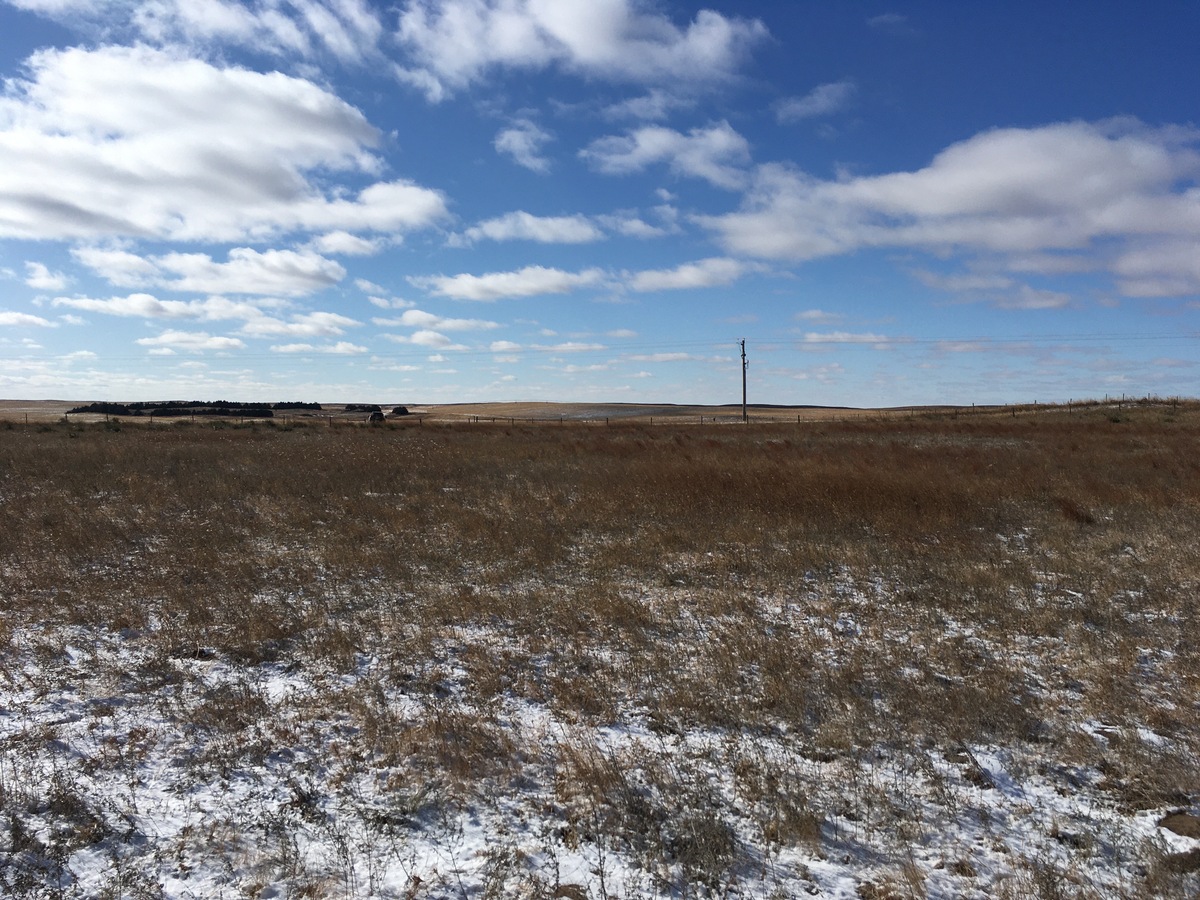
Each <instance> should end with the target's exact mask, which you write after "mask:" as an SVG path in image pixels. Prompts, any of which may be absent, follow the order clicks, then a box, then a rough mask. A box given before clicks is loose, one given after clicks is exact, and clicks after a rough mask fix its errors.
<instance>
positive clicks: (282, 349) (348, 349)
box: [271, 341, 369, 356]
mask: <svg viewBox="0 0 1200 900" xmlns="http://www.w3.org/2000/svg"><path fill="white" fill-rule="evenodd" d="M271 351H272V352H273V353H328V354H331V355H335V356H356V355H358V354H360V353H367V352H369V351H368V349H367V348H366V347H360V346H359V345H357V344H351V343H350V342H349V341H338V342H337V343H336V344H325V345H324V346H320V347H317V346H314V345H312V344H276V345H274V346H272V347H271Z"/></svg>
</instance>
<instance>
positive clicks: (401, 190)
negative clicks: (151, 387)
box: [0, 46, 447, 242]
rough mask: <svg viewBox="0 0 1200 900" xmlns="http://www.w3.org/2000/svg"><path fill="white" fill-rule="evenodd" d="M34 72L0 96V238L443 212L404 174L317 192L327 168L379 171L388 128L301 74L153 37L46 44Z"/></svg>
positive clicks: (410, 218) (393, 227)
mask: <svg viewBox="0 0 1200 900" xmlns="http://www.w3.org/2000/svg"><path fill="white" fill-rule="evenodd" d="M27 68H28V72H29V77H28V79H26V80H17V79H14V80H11V81H9V82H7V83H6V84H5V88H4V91H3V94H2V95H0V237H17V238H28V239H80V240H85V241H87V240H97V239H105V238H112V237H132V238H155V239H172V240H192V241H203V240H207V241H223V242H235V241H239V240H263V239H266V238H269V237H271V236H274V235H279V234H284V233H291V232H296V231H310V232H329V231H336V230H339V229H343V230H347V231H351V232H353V231H360V232H361V231H373V232H386V233H393V232H402V231H405V230H410V229H414V228H421V227H425V226H428V225H430V224H432V223H434V222H437V221H438V220H440V219H442V218H444V217H445V216H446V215H447V211H446V206H445V200H444V198H443V197H442V195H441V194H440V193H438V192H436V191H432V190H429V189H427V188H423V187H420V186H418V185H416V184H413V183H411V182H408V181H403V180H395V181H386V182H376V183H374V184H369V185H368V186H367V187H365V188H363V189H362V190H360V191H359V192H358V193H357V195H355V196H350V195H348V194H347V192H345V191H344V190H336V189H335V190H334V191H329V190H328V189H325V188H322V187H320V186H318V184H317V182H316V181H315V180H313V179H311V178H310V176H309V173H311V172H315V171H317V170H320V171H321V173H322V176H323V182H324V181H326V180H328V178H329V176H330V175H335V174H337V173H346V174H356V175H361V174H364V173H365V174H367V175H371V174H373V173H375V172H376V171H377V170H378V169H379V167H380V162H379V160H378V159H377V158H376V157H375V156H374V154H373V153H372V148H373V147H374V146H375V144H376V143H377V141H378V134H377V132H376V130H375V129H374V128H373V127H372V126H371V125H370V123H368V122H367V120H366V119H365V117H364V116H363V115H362V113H361V112H359V111H358V110H357V109H355V108H354V107H352V106H350V105H349V104H347V103H345V102H344V101H342V100H341V99H339V98H338V97H336V96H335V95H334V94H332V93H330V92H329V91H327V90H325V89H324V88H321V87H319V86H318V85H316V84H313V83H312V82H309V81H306V80H304V79H300V78H294V77H290V76H287V75H283V74H281V73H278V72H274V73H266V74H264V73H259V72H252V71H248V70H246V69H240V68H234V67H218V66H214V65H211V64H209V63H207V62H203V61H200V60H197V59H189V58H186V57H184V56H181V55H179V53H178V52H176V51H171V52H168V51H163V50H155V49H152V48H149V47H145V46H137V47H101V48H98V49H94V50H89V49H84V48H71V49H66V50H44V51H41V52H39V53H37V54H35V55H34V56H33V57H31V59H30V60H29V63H28V66H27ZM167 85H169V86H170V89H169V90H167V89H165V86H167Z"/></svg>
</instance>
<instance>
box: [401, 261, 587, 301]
mask: <svg viewBox="0 0 1200 900" xmlns="http://www.w3.org/2000/svg"><path fill="white" fill-rule="evenodd" d="M604 277H605V276H604V272H603V271H601V270H600V269H585V270H584V271H582V272H564V271H563V270H562V269H551V268H546V267H543V266H526V267H525V268H523V269H518V270H516V271H514V272H489V273H487V274H485V275H469V274H463V275H436V276H429V277H422V278H411V279H409V280H410V281H411V282H412V283H413V284H414V285H416V286H417V287H419V288H422V289H423V290H427V291H429V292H430V293H432V294H436V295H438V296H441V297H452V298H454V299H455V300H481V301H490V300H502V299H508V298H512V297H535V296H539V295H542V294H566V293H569V292H571V291H574V290H577V289H579V288H583V287H592V286H594V285H597V284H600V283H601V282H602V281H603V280H604Z"/></svg>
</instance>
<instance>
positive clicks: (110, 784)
mask: <svg viewBox="0 0 1200 900" xmlns="http://www.w3.org/2000/svg"><path fill="white" fill-rule="evenodd" d="M652 596H653V595H652V593H648V594H647V595H646V602H647V603H649V602H651V599H652ZM825 596H826V599H827V602H828V603H831V604H833V605H832V606H830V605H826V606H825V607H821V605H820V604H819V603H818V604H815V605H813V606H806V605H805V603H803V602H801V600H802V599H803V598H801V600H798V601H796V602H792V603H786V602H785V603H777V602H774V601H769V602H768V601H764V604H763V608H764V609H769V610H771V612H770V614H769V616H768V618H773V620H774V621H773V625H775V626H778V625H780V624H781V621H782V620H783V619H784V618H791V619H792V620H793V624H795V625H797V626H798V625H799V624H800V623H801V622H803V623H804V624H805V626H806V629H807V631H806V634H807V638H806V639H808V640H811V641H814V642H816V641H818V640H819V637H818V636H819V635H820V634H824V635H825V636H826V640H825V644H824V646H817V647H816V648H815V649H817V651H818V653H817V659H818V661H821V660H822V658H823V657H824V656H825V655H826V654H827V653H833V650H834V649H835V648H838V647H842V648H845V647H847V646H851V645H854V644H855V643H856V642H860V641H868V640H870V641H875V640H878V639H879V634H878V631H877V630H876V631H875V633H874V634H864V632H867V631H870V630H871V628H870V627H868V626H867V625H866V624H864V622H863V621H861V620H862V618H863V617H864V615H867V614H868V611H870V610H877V609H878V607H879V600H878V597H875V596H869V595H866V594H863V593H854V592H853V591H850V590H849V589H847V588H845V587H844V586H842V587H838V588H837V589H835V590H830V591H828V592H826V594H825ZM709 627H711V623H709ZM957 629H958V626H957V625H956V624H955V623H952V622H950V623H947V632H946V633H947V639H948V640H949V639H952V638H954V637H955V634H954V633H955V631H956V630H957ZM885 637H886V636H885ZM959 637H961V635H959ZM714 639H719V638H718V637H716V636H714ZM508 640H510V638H508V637H506V634H505V630H504V628H503V627H499V626H498V627H494V628H489V627H486V626H485V627H478V626H477V627H470V628H465V627H456V626H453V625H446V626H442V627H440V628H439V630H438V633H437V634H436V635H435V636H430V640H429V641H428V644H427V647H428V650H429V653H430V658H428V659H414V658H412V656H411V655H406V654H405V653H401V652H398V651H396V652H393V651H394V650H395V648H394V646H393V647H391V648H390V649H389V646H388V645H387V643H386V642H381V643H380V644H379V645H378V646H374V647H367V648H355V649H354V650H353V651H350V652H349V656H348V657H347V659H346V661H345V665H342V666H338V667H335V666H330V665H328V663H327V662H322V658H321V657H311V658H307V657H306V656H305V654H304V652H303V651H302V649H297V650H296V651H295V652H293V653H289V654H285V655H283V656H281V657H279V658H277V659H273V660H270V661H241V662H239V661H237V660H235V659H231V658H228V657H226V656H225V655H223V654H220V653H216V652H212V651H210V650H208V649H207V648H203V647H200V648H196V647H188V648H176V649H175V650H173V651H171V652H164V649H163V648H164V647H167V646H169V641H167V640H164V636H163V634H162V633H161V632H160V631H159V629H158V627H151V628H150V629H148V630H146V631H140V632H139V631H131V630H126V631H124V632H112V631H108V630H105V629H102V628H88V627H83V626H79V625H72V626H56V627H51V626H28V625H27V626H22V627H21V628H19V629H18V630H16V631H15V632H13V633H12V635H11V638H10V641H9V649H8V650H7V651H6V653H5V655H4V657H3V663H2V665H0V686H2V692H0V806H2V808H3V811H4V815H5V817H6V820H7V821H6V822H5V825H4V829H3V834H2V836H0V860H2V868H0V884H2V885H3V890H4V893H5V895H6V896H13V897H26V896H29V897H160V896H161V897H172V898H214V897H264V898H267V897H326V896H328V897H381V898H382V897H397V898H400V897H406V898H407V897H413V898H415V897H429V898H439V897H476V896H479V897H507V896H529V897H566V898H583V897H595V898H599V897H660V896H706V895H711V896H726V897H755V898H758V897H761V898H770V897H803V896H810V895H811V896H817V897H830V898H864V897H865V898H884V897H935V898H954V897H968V898H969V897H978V898H984V897H993V896H1007V897H1026V896H1028V897H1068V896H1094V897H1118V896H1153V895H1155V894H1156V892H1158V891H1160V890H1161V891H1164V892H1170V891H1175V892H1177V895H1178V896H1187V895H1188V894H1187V891H1189V890H1194V889H1195V888H1196V887H1197V880H1196V876H1195V875H1186V874H1183V875H1180V874H1178V873H1179V872H1187V871H1189V870H1194V869H1195V868H1196V858H1195V857H1196V856H1197V855H1198V854H1200V840H1197V837H1198V836H1200V832H1197V830H1196V826H1197V825H1200V822H1197V820H1195V819H1193V818H1191V817H1190V813H1192V812H1195V810H1194V809H1192V810H1187V809H1184V810H1179V809H1176V808H1174V807H1172V806H1171V805H1170V804H1162V803H1159V804H1157V805H1154V806H1152V807H1150V808H1138V805H1137V804H1136V803H1131V802H1130V793H1129V791H1122V790H1118V789H1115V788H1114V783H1115V776H1114V773H1113V771H1111V769H1110V770H1108V771H1106V770H1105V767H1104V766H1105V764H1104V763H1103V760H1105V759H1106V758H1107V757H1106V751H1107V750H1108V749H1109V748H1110V747H1116V746H1120V747H1121V752H1122V754H1123V755H1124V756H1126V757H1127V756H1128V755H1129V754H1131V753H1132V754H1135V755H1136V754H1141V755H1143V756H1146V757H1147V758H1154V756H1155V754H1159V753H1163V752H1165V751H1166V750H1169V749H1170V746H1171V744H1172V743H1173V740H1172V738H1170V737H1168V736H1164V735H1162V734H1159V733H1157V732H1156V731H1155V730H1153V729H1152V728H1150V727H1148V726H1141V727H1129V726H1128V725H1127V724H1122V725H1117V724H1113V723H1106V722H1103V721H1099V720H1096V719H1094V718H1091V717H1089V716H1088V715H1086V714H1085V712H1084V711H1082V710H1073V709H1070V708H1069V707H1068V706H1064V707H1063V708H1062V709H1060V710H1059V715H1058V716H1057V719H1056V721H1055V723H1054V726H1053V727H1054V729H1055V730H1056V731H1057V734H1056V736H1055V738H1054V740H1053V741H1052V742H1041V743H1040V742H1038V741H1036V740H1024V741H1013V742H1007V743H968V744H963V745H959V746H948V745H946V744H945V743H944V742H938V741H933V740H929V741H927V742H924V743H922V742H919V741H916V742H904V741H898V740H896V739H895V737H894V736H893V735H890V734H880V735H879V739H878V740H877V741H875V742H873V743H865V744H864V743H852V744H849V745H847V746H844V747H842V748H841V749H831V747H830V746H829V745H828V744H827V745H826V746H824V747H821V748H816V747H814V745H813V743H812V742H811V741H810V740H808V739H806V738H805V737H804V736H803V735H801V734H794V733H792V732H791V731H790V730H789V729H787V728H786V727H784V726H779V727H774V728H759V727H753V728H752V727H743V728H738V727H728V726H727V727H716V726H713V725H711V724H709V725H705V726H703V727H692V728H679V727H672V726H670V725H664V723H663V722H662V721H661V720H656V719H655V718H654V717H651V716H648V715H646V714H644V712H643V711H642V710H641V709H639V707H638V705H637V704H636V703H630V704H629V705H628V706H627V707H625V708H623V709H621V710H619V711H618V714H617V715H615V716H612V715H597V716H594V717H585V716H581V715H580V714H579V713H578V711H573V710H570V709H566V708H564V707H563V706H562V704H561V703H556V702H555V701H554V699H553V698H552V697H549V696H547V697H546V698H545V699H544V700H542V701H540V702H539V701H538V700H536V699H532V698H533V697H535V696H536V694H537V691H534V690H531V689H528V688H526V689H514V688H512V687H507V686H504V685H500V686H499V687H498V688H497V689H496V690H495V691H493V692H491V695H490V697H488V698H487V699H486V701H481V700H480V699H479V698H478V697H473V696H472V690H471V688H470V685H471V684H472V680H471V677H470V668H471V667H470V665H469V661H470V659H471V657H472V654H478V653H479V652H480V648H486V649H487V651H488V652H490V653H497V654H503V652H504V651H505V649H506V646H505V644H506V641H508ZM1144 649H1145V652H1146V654H1147V655H1151V654H1152V653H1153V652H1154V649H1155V648H1150V647H1147V648H1144ZM549 652H551V653H552V652H553V650H552V649H551V650H550V651H549ZM1014 652H1023V651H1021V649H1020V648H1014ZM914 660H915V661H917V664H916V665H915V666H914V677H915V675H916V672H915V670H919V669H920V664H919V654H918V655H914ZM609 662H612V660H611V659H610V660H609ZM677 664H678V665H679V666H680V667H686V666H687V665H688V660H687V659H685V658H681V659H679V660H678V661H677ZM821 664H822V665H829V666H836V665H838V660H837V658H836V654H834V655H832V656H830V658H828V659H824V660H823V661H821ZM529 665H530V664H529V661H528V658H526V659H525V662H524V663H523V668H526V669H528V668H529ZM339 669H340V670H339ZM525 676H528V677H532V678H537V677H539V674H538V672H536V671H532V672H530V671H527V672H525V673H524V675H523V674H522V673H521V672H513V673H511V677H513V678H514V679H517V678H521V677H525ZM802 676H803V673H801V672H797V673H796V677H797V678H800V677H802ZM942 677H946V678H951V677H956V676H950V675H946V676H942ZM1063 729H1070V730H1071V731H1072V733H1070V734H1066V733H1064V732H1063ZM1068 745H1069V746H1073V747H1076V748H1079V749H1076V750H1075V751H1074V752H1073V753H1072V754H1071V757H1072V759H1073V760H1077V761H1064V759H1063V758H1062V754H1061V753H1060V752H1059V749H1058V748H1061V747H1063V746H1068ZM1089 748H1090V751H1089ZM1089 758H1090V759H1094V760H1099V761H1101V762H1100V764H1088V763H1087V762H1086V760H1087V759H1089ZM1163 758H1164V759H1167V758H1172V759H1175V758H1178V754H1177V755H1176V756H1173V757H1168V756H1164V757H1163ZM1186 799H1187V798H1181V800H1184V801H1186ZM1172 812H1183V813H1184V814H1183V815H1177V816H1176V817H1175V819H1173V820H1171V821H1170V822H1169V823H1168V824H1170V825H1172V827H1173V828H1174V829H1175V830H1171V829H1170V828H1167V827H1163V826H1162V825H1161V824H1160V823H1162V822H1163V820H1164V817H1165V816H1167V815H1168V814H1169V813H1172ZM1176 831H1183V832H1186V833H1187V834H1189V835H1190V836H1185V835H1184V834H1178V833H1176Z"/></svg>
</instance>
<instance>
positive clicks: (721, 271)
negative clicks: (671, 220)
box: [629, 257, 746, 291]
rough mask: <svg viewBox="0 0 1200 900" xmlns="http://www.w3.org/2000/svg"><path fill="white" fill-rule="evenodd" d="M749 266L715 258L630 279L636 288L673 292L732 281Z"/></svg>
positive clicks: (714, 285)
mask: <svg viewBox="0 0 1200 900" xmlns="http://www.w3.org/2000/svg"><path fill="white" fill-rule="evenodd" d="M745 270H746V265H745V264H744V263H741V262H739V261H738V260H736V259H726V258H723V257H713V258H711V259H702V260H700V261H699V262H693V263H685V264H683V265H681V266H677V267H675V268H674V269H654V270H648V271H645V272H637V273H635V274H634V275H633V276H632V277H631V278H630V279H629V286H630V287H631V288H633V290H635V291H674V290H684V289H689V288H706V287H716V286H719V285H725V284H733V282H735V281H737V280H738V279H739V278H740V277H741V276H742V273H743V272H745Z"/></svg>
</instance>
